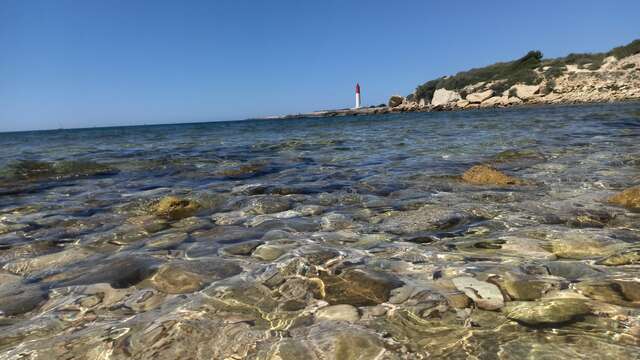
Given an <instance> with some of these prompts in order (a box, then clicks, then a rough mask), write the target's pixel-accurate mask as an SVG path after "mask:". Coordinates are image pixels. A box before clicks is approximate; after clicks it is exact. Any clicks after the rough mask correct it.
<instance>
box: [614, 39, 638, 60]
mask: <svg viewBox="0 0 640 360" xmlns="http://www.w3.org/2000/svg"><path fill="white" fill-rule="evenodd" d="M607 54H608V55H611V56H615V57H616V58H618V59H622V58H626V57H627V56H631V55H635V54H640V39H638V40H634V41H632V42H630V43H629V44H627V45H624V46H618V47H616V48H613V49H611V51H609V52H608V53H607Z"/></svg>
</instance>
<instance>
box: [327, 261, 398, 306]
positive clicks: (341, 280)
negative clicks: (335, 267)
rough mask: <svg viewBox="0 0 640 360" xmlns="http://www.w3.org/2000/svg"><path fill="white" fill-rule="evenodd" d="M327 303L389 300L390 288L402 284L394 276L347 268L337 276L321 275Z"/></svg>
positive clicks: (365, 303) (361, 304) (372, 303)
mask: <svg viewBox="0 0 640 360" xmlns="http://www.w3.org/2000/svg"><path fill="white" fill-rule="evenodd" d="M321 279H322V281H323V282H324V292H325V297H324V300H326V301H327V302H328V303H329V304H332V305H334V304H350V305H354V306H370V305H377V304H381V303H383V302H386V301H387V300H389V296H390V293H391V290H393V289H395V288H397V287H400V286H402V285H403V282H402V281H400V280H398V279H397V278H396V277H395V276H393V275H391V274H388V273H383V272H378V271H370V270H362V269H349V270H346V271H344V272H343V273H341V274H340V275H338V276H331V275H328V276H321Z"/></svg>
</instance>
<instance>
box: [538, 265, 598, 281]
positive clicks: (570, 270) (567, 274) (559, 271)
mask: <svg viewBox="0 0 640 360" xmlns="http://www.w3.org/2000/svg"><path fill="white" fill-rule="evenodd" d="M544 266H545V268H546V269H547V270H548V271H549V274H551V275H553V276H558V277H563V278H565V279H567V280H569V281H576V280H580V279H585V278H591V277H597V276H601V275H602V272H600V271H598V270H596V269H594V268H592V267H591V266H589V265H587V264H585V263H583V262H579V261H550V262H548V263H546V264H545V265H544Z"/></svg>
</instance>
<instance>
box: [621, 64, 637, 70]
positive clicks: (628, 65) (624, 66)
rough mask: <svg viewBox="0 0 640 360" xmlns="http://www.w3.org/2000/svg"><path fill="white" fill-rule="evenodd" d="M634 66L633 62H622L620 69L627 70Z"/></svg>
mask: <svg viewBox="0 0 640 360" xmlns="http://www.w3.org/2000/svg"><path fill="white" fill-rule="evenodd" d="M634 67H636V64H634V63H629V64H624V65H623V66H622V70H629V69H633V68H634Z"/></svg>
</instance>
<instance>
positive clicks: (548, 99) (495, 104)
mask: <svg viewBox="0 0 640 360" xmlns="http://www.w3.org/2000/svg"><path fill="white" fill-rule="evenodd" d="M587 65H589V64H587ZM562 69H563V70H562V71H561V72H559V73H553V72H552V73H553V75H548V74H549V73H550V67H549V66H543V67H541V68H539V69H536V72H537V74H538V76H540V78H541V79H542V80H541V82H540V83H539V84H534V85H527V84H523V83H519V84H515V85H512V86H511V87H509V88H508V89H506V90H504V91H502V92H497V91H495V90H494V88H496V85H500V83H501V81H503V80H497V81H491V82H479V83H476V84H473V85H468V86H465V87H464V88H462V89H459V90H448V89H445V88H438V89H436V90H435V91H434V93H433V95H432V97H431V99H427V98H424V97H422V98H420V97H419V94H418V93H417V92H414V93H413V94H411V95H409V96H406V97H405V96H401V95H393V96H391V97H390V98H389V101H388V103H387V106H372V107H367V108H361V109H340V110H327V111H316V112H311V113H303V114H293V115H285V116H282V117H278V118H279V119H297V118H313V117H333V116H349V115H352V116H355V115H373V114H388V113H404V112H431V111H455V110H471V109H487V108H507V107H515V106H524V105H569V104H592V103H611V102H623V101H636V100H640V54H636V55H632V56H628V57H625V58H622V59H617V58H616V57H614V56H609V57H606V58H605V59H604V60H603V62H602V64H601V65H599V67H598V68H594V67H590V66H586V67H585V66H582V67H580V66H578V65H566V66H565V67H563V68H562Z"/></svg>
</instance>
